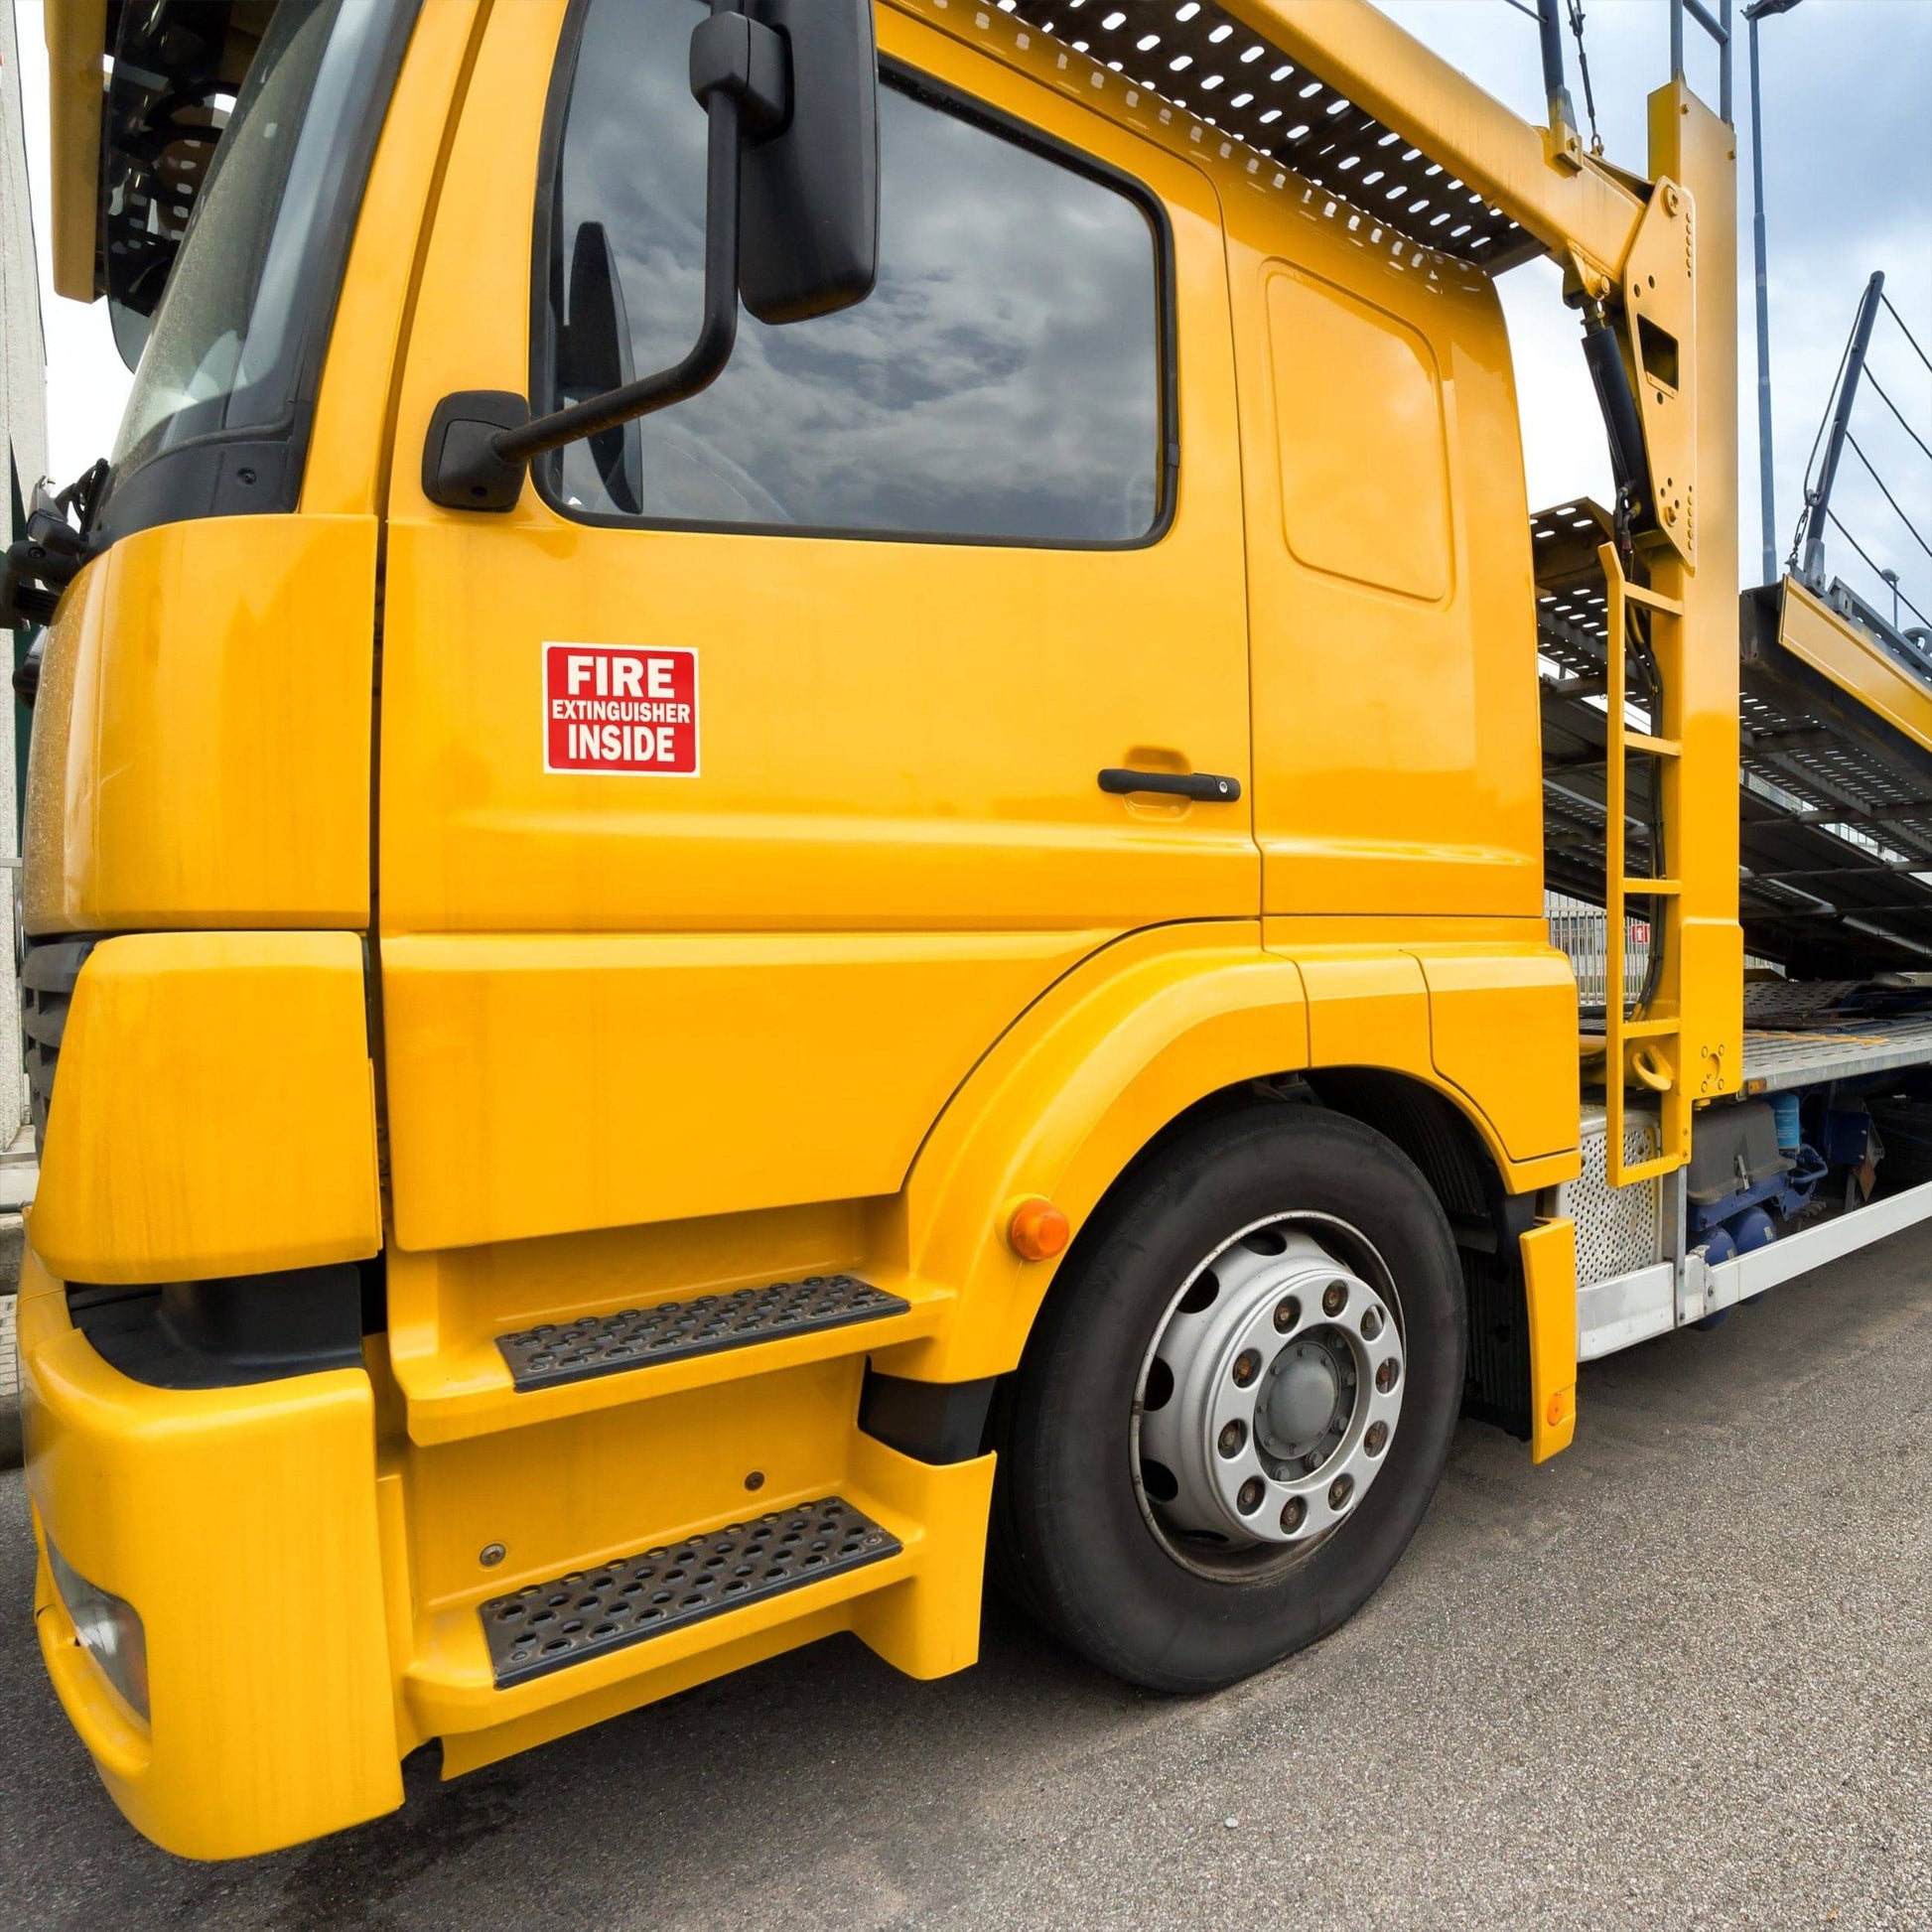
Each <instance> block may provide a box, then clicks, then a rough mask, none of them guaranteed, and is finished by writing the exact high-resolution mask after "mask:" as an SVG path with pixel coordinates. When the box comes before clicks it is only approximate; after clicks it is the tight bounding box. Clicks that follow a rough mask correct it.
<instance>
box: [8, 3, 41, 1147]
mask: <svg viewBox="0 0 1932 1932" xmlns="http://www.w3.org/2000/svg"><path fill="white" fill-rule="evenodd" d="M46 362H47V357H46V344H45V340H44V338H43V336H42V334H41V301H40V284H39V279H38V276H37V274H36V271H35V263H34V223H33V209H32V205H31V203H30V202H29V199H28V190H27V136H26V130H25V127H24V124H23V121H22V116H21V98H20V47H19V29H18V23H17V21H16V20H15V16H14V0H0V443H3V444H4V445H5V447H6V451H7V456H8V459H9V464H10V468H11V475H10V476H9V477H8V478H6V479H4V480H0V481H4V482H6V483H7V485H8V487H7V489H6V501H5V502H4V504H0V522H4V525H5V541H6V542H8V543H11V542H12V541H13V540H14V539H15V537H17V536H18V535H20V534H21V532H20V531H19V530H18V529H17V528H16V527H14V525H15V517H16V507H17V505H18V506H25V505H27V504H29V503H31V502H32V500H33V491H34V485H35V483H37V482H39V481H40V478H41V477H42V475H43V474H44V472H45V471H46V468H47V373H46ZM5 669H6V670H7V672H8V673H9V674H11V672H12V669H13V663H12V654H11V653H7V654H6V657H5ZM19 715H20V713H19V707H18V705H16V704H15V703H14V702H13V698H12V694H11V693H10V692H7V693H0V858H4V859H8V860H15V861H17V860H18V858H19V856H20V849H19V831H18V826H19V803H18V797H17V789H16V785H17V779H16V759H15V745H14V728H15V720H16V718H17V717H18V716H19ZM19 877H20V875H19V870H18V866H17V865H16V866H14V867H13V868H11V869H9V870H8V871H6V872H5V873H0V1151H4V1150H5V1149H6V1148H7V1147H9V1146H10V1145H11V1144H12V1143H13V1141H14V1139H15V1137H16V1136H17V1135H18V1134H19V1132H20V1127H21V1122H22V1118H23V1115H24V1108H23V1104H22V1102H23V1094H22V1087H21V1069H20V989H19V985H18V982H17V981H16V980H15V977H14V961H15V958H16V956H17V948H16V941H15V890H14V889H15V887H16V886H17V885H18V882H19Z"/></svg>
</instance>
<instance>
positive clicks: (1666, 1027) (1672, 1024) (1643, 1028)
mask: <svg viewBox="0 0 1932 1932" xmlns="http://www.w3.org/2000/svg"><path fill="white" fill-rule="evenodd" d="M1677 1030H1678V1023H1677V1022H1676V1021H1675V1020H1626V1021H1625V1022H1624V1023H1623V1025H1622V1026H1621V1027H1619V1028H1618V1029H1617V1030H1616V1031H1617V1034H1618V1035H1619V1037H1621V1038H1623V1039H1673V1038H1675V1037H1676V1035H1677Z"/></svg>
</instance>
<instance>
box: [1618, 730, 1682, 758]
mask: <svg viewBox="0 0 1932 1932" xmlns="http://www.w3.org/2000/svg"><path fill="white" fill-rule="evenodd" d="M1623 748H1624V750H1625V751H1627V752H1654V753H1655V754H1656V755H1657V757H1658V758H1660V759H1678V758H1682V757H1683V756H1684V747H1683V746H1682V745H1681V744H1679V743H1678V741H1677V740H1676V739H1674V738H1652V737H1651V735H1650V734H1649V733H1648V732H1632V731H1626V732H1625V733H1624V734H1623Z"/></svg>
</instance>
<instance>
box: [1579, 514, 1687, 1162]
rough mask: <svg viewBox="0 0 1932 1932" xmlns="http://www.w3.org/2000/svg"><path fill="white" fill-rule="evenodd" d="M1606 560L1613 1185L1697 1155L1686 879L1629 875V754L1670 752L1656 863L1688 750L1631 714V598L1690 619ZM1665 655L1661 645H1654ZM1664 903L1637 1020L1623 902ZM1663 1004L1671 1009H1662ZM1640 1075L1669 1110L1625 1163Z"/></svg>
mask: <svg viewBox="0 0 1932 1932" xmlns="http://www.w3.org/2000/svg"><path fill="white" fill-rule="evenodd" d="M1596 554H1597V556H1598V557H1599V558H1601V559H1602V564H1603V587H1604V590H1605V593H1606V596H1607V610H1606V613H1605V620H1606V627H1605V649H1604V671H1605V686H1604V696H1605V699H1606V708H1605V710H1604V722H1605V724H1606V726H1607V732H1606V741H1605V747H1604V766H1603V814H1604V816H1603V874H1604V877H1603V938H1604V961H1603V964H1604V974H1603V1107H1604V1112H1605V1114H1606V1115H1607V1119H1606V1121H1605V1129H1606V1132H1605V1145H1604V1149H1603V1160H1604V1174H1605V1178H1607V1180H1608V1181H1609V1183H1610V1185H1611V1186H1612V1187H1627V1186H1629V1185H1630V1184H1631V1183H1632V1182H1633V1181H1638V1180H1654V1179H1655V1178H1657V1176H1658V1175H1660V1174H1667V1173H1675V1172H1676V1171H1677V1170H1678V1169H1679V1168H1681V1167H1683V1166H1684V1164H1685V1163H1686V1162H1687V1161H1689V1159H1690V1158H1691V1106H1690V1101H1689V1099H1688V1098H1687V1096H1686V1095H1685V1092H1684V1077H1683V1035H1682V1032H1681V1028H1680V1022H1679V1019H1678V1015H1679V1012H1680V1005H1679V1000H1678V988H1679V985H1680V977H1679V976H1680V973H1681V970H1682V966H1683V960H1684V904H1683V890H1684V889H1683V882H1682V881H1681V880H1678V879H1671V878H1661V879H1631V878H1628V877H1626V875H1625V865H1626V855H1625V850H1624V847H1625V838H1624V831H1625V805H1626V793H1627V790H1628V785H1627V782H1626V777H1627V773H1626V766H1625V757H1626V754H1628V753H1630V752H1645V753H1648V754H1650V755H1651V756H1652V757H1654V758H1657V759H1664V760H1666V762H1665V764H1664V765H1663V767H1662V769H1661V772H1660V778H1661V785H1660V789H1661V791H1662V804H1661V807H1660V809H1659V811H1658V819H1659V821H1660V823H1659V827H1658V831H1659V834H1660V836H1659V837H1658V839H1657V840H1656V845H1657V847H1658V848H1659V849H1657V850H1654V851H1653V852H1652V854H1651V859H1652V863H1653V864H1656V865H1659V866H1662V865H1665V864H1667V863H1668V855H1669V851H1670V845H1671V841H1670V839H1669V838H1668V836H1665V835H1667V834H1668V832H1669V829H1670V823H1671V818H1672V811H1671V807H1672V804H1673V803H1674V801H1675V796H1676V792H1677V783H1676V765H1675V762H1674V761H1675V760H1677V759H1681V758H1682V757H1683V754H1684V746H1683V741H1682V740H1681V739H1679V738H1659V737H1656V736H1654V735H1653V734H1651V733H1649V732H1640V731H1633V730H1631V729H1630V726H1629V723H1628V721H1627V720H1626V719H1625V717H1624V696H1623V691H1624V641H1625V638H1626V636H1627V635H1628V630H1627V624H1628V615H1629V606H1631V605H1632V604H1637V605H1642V606H1643V607H1644V608H1645V609H1646V610H1648V611H1649V612H1650V613H1651V623H1652V624H1653V626H1654V625H1655V624H1656V623H1658V622H1659V621H1662V622H1665V623H1679V624H1681V623H1682V622H1683V621H1684V607H1683V605H1682V604H1681V603H1679V602H1677V601H1676V600H1675V599H1673V598H1668V597H1659V596H1658V595H1657V594H1656V593H1655V592H1654V591H1647V590H1644V589H1643V588H1642V587H1641V586H1639V585H1636V584H1632V583H1631V582H1629V580H1628V579H1627V578H1625V576H1624V574H1623V565H1622V563H1621V561H1620V560H1619V559H1618V557H1617V554H1616V546H1615V545H1614V544H1609V543H1605V544H1602V545H1600V546H1599V547H1598V549H1597V553H1596ZM1652 655H1653V656H1654V657H1657V658H1658V659H1659V660H1660V661H1661V658H1662V656H1663V653H1661V652H1658V651H1657V650H1656V649H1655V648H1654V638H1653V649H1652ZM1661 702H1662V705H1663V707H1664V710H1665V716H1664V718H1663V719H1661V720H1657V719H1653V720H1652V722H1653V723H1663V724H1665V725H1666V726H1668V725H1669V724H1670V723H1671V719H1670V717H1669V711H1670V708H1671V707H1670V702H1669V693H1668V692H1666V693H1664V694H1663V697H1662V700H1661ZM1632 895H1634V896H1636V897H1652V898H1656V899H1659V900H1661V901H1662V903H1661V905H1660V906H1659V907H1658V909H1657V911H1656V912H1655V913H1653V916H1652V923H1653V925H1654V927H1655V928H1656V929H1655V931H1654V932H1653V933H1652V937H1651V944H1652V945H1653V946H1658V945H1661V946H1662V947H1663V949H1664V969H1663V973H1662V975H1661V976H1660V978H1659V980H1658V984H1657V988H1656V992H1655V994H1654V996H1653V999H1652V1007H1653V1012H1652V1013H1649V1014H1646V1015H1644V1016H1643V1017H1642V1018H1640V1019H1638V1018H1632V1017H1631V1016H1630V1015H1629V1014H1627V1013H1626V1012H1625V1011H1624V1004H1623V1002H1624V994H1623V970H1622V968H1623V947H1624V910H1623V908H1624V902H1625V899H1626V898H1627V897H1630V896H1632ZM1659 1007H1661V1008H1662V1009H1663V1014H1664V1017H1661V1018H1660V1017H1657V1015H1656V1013H1655V1011H1654V1010H1655V1009H1656V1008H1659ZM1631 1081H1634V1082H1635V1083H1636V1084H1637V1085H1639V1086H1642V1087H1645V1088H1648V1089H1649V1091H1650V1092H1652V1093H1654V1094H1656V1095H1657V1096H1658V1106H1659V1112H1660V1115H1661V1127H1662V1134H1661V1137H1660V1139H1661V1151H1660V1152H1659V1153H1658V1154H1657V1155H1656V1156H1655V1157H1653V1158H1652V1159H1650V1160H1647V1161H1636V1162H1630V1161H1626V1159H1625V1157H1624V1125H1623V1116H1624V1104H1623V1101H1624V1088H1625V1086H1626V1084H1628V1083H1629V1082H1631Z"/></svg>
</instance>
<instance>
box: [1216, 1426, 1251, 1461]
mask: <svg viewBox="0 0 1932 1932" xmlns="http://www.w3.org/2000/svg"><path fill="white" fill-rule="evenodd" d="M1247 1440H1248V1425H1247V1424H1246V1423H1244V1422H1231V1423H1227V1424H1224V1425H1223V1426H1222V1429H1221V1453H1222V1454H1223V1455H1239V1454H1240V1453H1241V1445H1242V1444H1243V1443H1245V1442H1246V1441H1247Z"/></svg>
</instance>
